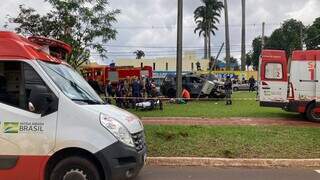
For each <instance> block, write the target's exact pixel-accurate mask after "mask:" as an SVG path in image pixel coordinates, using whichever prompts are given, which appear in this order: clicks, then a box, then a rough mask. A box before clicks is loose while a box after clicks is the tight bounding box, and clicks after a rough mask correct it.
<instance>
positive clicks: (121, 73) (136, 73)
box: [82, 64, 153, 86]
mask: <svg viewBox="0 0 320 180" xmlns="http://www.w3.org/2000/svg"><path fill="white" fill-rule="evenodd" d="M152 73H153V72H152V67H151V66H145V67H143V68H136V67H132V66H121V67H111V66H106V65H98V64H90V65H87V66H84V67H83V68H82V74H83V76H84V77H85V78H86V79H87V80H90V79H91V80H95V81H97V82H98V83H99V85H101V86H105V85H106V84H107V82H118V81H119V80H124V79H126V78H128V77H129V78H131V77H138V78H140V77H147V78H152Z"/></svg>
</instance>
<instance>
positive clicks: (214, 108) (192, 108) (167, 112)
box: [130, 92, 300, 118]
mask: <svg viewBox="0 0 320 180" xmlns="http://www.w3.org/2000/svg"><path fill="white" fill-rule="evenodd" d="M233 98H235V99H236V100H234V101H233V105H232V106H226V105H225V102H224V101H194V102H189V103H188V104H182V105H178V104H165V105H164V110H163V111H159V110H154V111H140V110H138V111H136V110H130V111H131V112H132V113H134V114H136V115H138V116H140V117H204V118H230V117H268V118H299V117H300V116H299V115H298V114H294V113H289V112H285V111H283V110H282V109H280V108H265V107H260V106H259V102H258V101H256V100H254V99H255V98H256V94H255V93H249V92H236V93H234V94H233ZM238 98H252V99H250V100H248V99H247V100H246V99H238Z"/></svg>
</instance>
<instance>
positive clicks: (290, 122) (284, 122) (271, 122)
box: [142, 117, 320, 128]
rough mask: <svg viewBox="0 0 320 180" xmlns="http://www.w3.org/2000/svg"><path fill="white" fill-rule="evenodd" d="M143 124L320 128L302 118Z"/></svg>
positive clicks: (152, 119) (167, 119)
mask: <svg viewBox="0 0 320 180" xmlns="http://www.w3.org/2000/svg"><path fill="white" fill-rule="evenodd" d="M142 122H143V124H145V125H190V126H191V125H207V126H298V127H316V128H320V123H316V122H310V121H307V120H304V119H280V118H276V119H275V118H217V119H209V118H190V117H144V118H142Z"/></svg>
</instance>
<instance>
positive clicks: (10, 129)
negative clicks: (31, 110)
mask: <svg viewBox="0 0 320 180" xmlns="http://www.w3.org/2000/svg"><path fill="white" fill-rule="evenodd" d="M19 128H20V124H19V123H18V122H4V123H3V132H4V133H10V134H11V133H12V134H14V133H18V132H19Z"/></svg>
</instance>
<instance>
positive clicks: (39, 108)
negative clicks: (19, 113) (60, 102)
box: [28, 85, 54, 116]
mask: <svg viewBox="0 0 320 180" xmlns="http://www.w3.org/2000/svg"><path fill="white" fill-rule="evenodd" d="M30 91H31V92H30V96H29V102H28V110H29V111H31V112H33V113H37V114H41V115H42V116H44V115H47V114H48V111H49V110H50V109H51V108H52V107H51V104H52V102H53V101H54V96H53V95H52V93H51V92H50V91H49V89H48V88H47V87H46V86H44V85H32V88H30Z"/></svg>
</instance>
